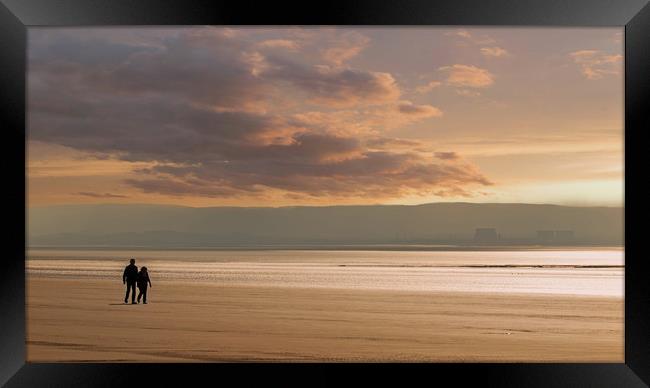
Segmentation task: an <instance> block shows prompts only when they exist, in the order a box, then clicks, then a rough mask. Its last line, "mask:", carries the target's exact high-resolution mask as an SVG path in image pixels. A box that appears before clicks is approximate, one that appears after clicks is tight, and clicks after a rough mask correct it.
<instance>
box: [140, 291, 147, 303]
mask: <svg viewBox="0 0 650 388" xmlns="http://www.w3.org/2000/svg"><path fill="white" fill-rule="evenodd" d="M140 292H142V302H143V303H144V304H147V287H145V288H143V289H142V291H140Z"/></svg>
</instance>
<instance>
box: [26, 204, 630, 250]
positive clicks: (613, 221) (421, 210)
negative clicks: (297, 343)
mask: <svg viewBox="0 0 650 388" xmlns="http://www.w3.org/2000/svg"><path fill="white" fill-rule="evenodd" d="M27 211H28V217H27V222H28V225H27V236H28V245H29V246H31V247H36V246H61V247H62V246H65V247H81V246H98V247H99V246H105V247H150V248H163V247H228V246H240V247H254V246H261V245H288V246H291V245H309V244H312V245H327V246H335V245H363V244H459V245H468V244H469V245H495V244H498V245H524V244H538V243H543V244H551V245H553V244H558V245H563V244H564V245H567V244H568V245H621V244H622V243H623V241H624V237H623V225H624V223H623V208H620V207H571V206H557V205H534V204H496V203H486V204H473V203H431V204H424V205H414V206H407V205H369V206H324V207H313V206H296V207H279V208H270V207H269V208H264V207H254V208H253V207H211V208H191V207H181V206H166V205H61V206H47V207H31V208H29V209H27ZM477 228H484V231H483V232H486V231H487V233H482V234H481V235H480V236H477V233H476V229H477ZM549 231H551V232H550V236H551V237H550V238H549V237H548V236H549ZM552 231H564V232H562V234H561V235H562V236H563V238H562V239H558V240H557V241H555V240H553V238H552V236H553V232H552ZM478 237H480V238H478Z"/></svg>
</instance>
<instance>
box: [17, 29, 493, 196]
mask: <svg viewBox="0 0 650 388" xmlns="http://www.w3.org/2000/svg"><path fill="white" fill-rule="evenodd" d="M118 38H119V39H118ZM255 47H257V46H256V45H255V42H254V41H252V40H251V38H238V37H237V36H236V35H235V36H232V34H229V33H225V32H224V30H221V29H214V28H201V29H188V30H184V31H180V32H179V31H176V32H175V33H174V34H169V35H165V34H162V33H159V32H157V33H151V35H150V36H147V34H146V33H145V34H139V35H138V36H137V39H135V36H134V37H130V36H129V35H128V34H124V33H122V35H117V32H111V31H110V30H106V31H105V33H103V34H101V33H96V34H94V35H90V36H89V37H85V36H83V34H76V35H75V34H64V33H57V32H56V31H54V30H51V29H43V30H35V31H32V32H30V45H29V73H28V80H29V82H28V88H29V89H28V96H29V98H28V103H29V117H28V136H29V139H31V140H37V141H42V142H46V143H54V144H59V145H64V146H68V147H72V148H75V149H78V150H82V151H88V152H91V153H94V154H96V155H98V156H103V157H106V156H110V157H114V158H119V159H121V160H125V161H140V162H155V165H154V166H153V167H151V168H147V169H141V170H139V171H138V174H137V175H136V177H133V178H130V179H128V180H127V181H126V182H127V183H128V184H130V185H132V186H134V187H137V188H139V189H141V190H143V191H145V192H150V193H162V194H168V195H178V196H182V195H199V196H205V197H217V198H218V197H231V196H238V195H251V196H257V195H259V196H261V195H263V193H264V192H265V191H266V190H267V189H268V188H273V189H279V190H282V191H285V192H286V195H288V196H292V198H314V197H316V198H317V197H323V196H331V197H342V198H343V197H369V198H390V197H397V196H400V195H405V194H413V193H419V194H422V193H429V194H434V195H435V194H437V195H442V196H444V195H458V194H462V195H471V191H467V190H468V189H467V187H468V186H472V185H478V186H482V185H489V184H490V183H491V182H490V181H489V180H488V179H487V178H486V177H484V176H483V175H482V174H481V173H480V172H479V171H478V170H477V169H476V168H475V167H473V166H472V165H470V164H469V163H467V162H464V161H463V160H462V159H461V158H459V157H458V156H457V155H456V154H455V153H453V152H445V153H436V154H435V155H434V154H433V152H428V153H426V154H425V153H422V152H416V151H415V150H410V149H408V148H406V147H401V148H395V149H391V148H383V149H377V148H372V144H373V143H374V144H375V145H376V143H377V142H378V140H377V139H374V140H373V138H370V137H368V142H366V139H365V138H364V136H363V135H359V136H356V135H355V136H351V135H342V134H341V133H345V132H344V131H337V129H336V128H326V129H324V128H323V127H322V126H315V125H314V123H306V122H302V121H301V120H299V119H296V118H295V117H296V116H295V115H290V114H280V113H278V112H280V111H281V110H282V106H283V104H284V103H286V98H282V96H283V95H286V94H292V95H294V96H295V100H296V101H298V100H299V101H303V102H304V104H308V105H310V106H312V107H313V109H314V110H322V111H325V112H327V111H330V112H332V111H335V110H336V109H341V108H345V107H357V106H377V105H381V104H393V106H394V104H395V103H397V102H398V98H399V96H400V92H399V88H398V86H397V84H396V81H395V80H394V79H393V77H392V76H391V75H390V74H387V73H382V72H376V71H366V70H361V69H354V68H350V67H347V66H325V65H319V64H317V63H307V62H305V60H303V59H300V56H296V54H295V53H293V52H291V51H287V50H284V51H282V50H278V52H274V53H270V52H268V51H264V52H260V51H256V49H255ZM276 101H277V104H276ZM399 107H400V109H398V110H396V113H395V114H400V111H401V112H402V113H403V114H409V115H414V114H427V112H425V111H423V109H424V108H422V107H417V106H413V105H404V104H403V105H399ZM381 142H382V143H383V144H384V145H386V144H390V143H391V142H394V143H399V142H402V144H404V142H405V141H404V140H399V139H394V140H391V139H390V138H382V140H381Z"/></svg>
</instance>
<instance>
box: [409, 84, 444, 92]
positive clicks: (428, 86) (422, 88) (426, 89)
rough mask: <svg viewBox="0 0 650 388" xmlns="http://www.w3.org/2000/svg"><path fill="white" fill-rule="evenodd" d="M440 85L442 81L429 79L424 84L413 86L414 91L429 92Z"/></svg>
mask: <svg viewBox="0 0 650 388" xmlns="http://www.w3.org/2000/svg"><path fill="white" fill-rule="evenodd" d="M440 85H442V82H440V81H431V82H429V83H427V84H426V85H422V86H418V87H417V88H415V91H416V92H418V93H420V94H424V93H429V92H430V91H432V90H433V89H435V88H437V87H439V86H440Z"/></svg>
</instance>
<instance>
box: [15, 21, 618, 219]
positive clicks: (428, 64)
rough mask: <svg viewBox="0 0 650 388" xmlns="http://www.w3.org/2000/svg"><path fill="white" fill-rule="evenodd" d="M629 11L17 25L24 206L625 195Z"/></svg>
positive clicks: (553, 199)
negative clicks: (22, 35)
mask: <svg viewBox="0 0 650 388" xmlns="http://www.w3.org/2000/svg"><path fill="white" fill-rule="evenodd" d="M622 54H623V29H622V28H548V27H543V28H460V27H448V28H442V27H384V28H369V27H354V28H353V27H336V28H335V27H304V28H299V27H286V28H284V27H283V28H277V27H210V26H206V27H182V28H181V27H173V28H148V27H137V28H126V27H111V28H106V27H101V28H99V27H90V28H61V27H56V28H53V27H47V28H32V27H30V28H29V29H28V74H27V76H28V86H27V87H28V111H27V140H28V141H27V154H28V156H27V178H28V188H27V190H28V198H27V200H28V206H44V205H55V204H77V203H84V204H98V203H148V204H174V205H183V206H196V207H203V206H292V205H338V204H419V203H430V202H514V203H549V204H563V205H578V206H622V205H623V176H624V164H623V136H624V132H623V123H624V121H623V120H624V119H623V106H624V105H623V90H624V85H623V55H622Z"/></svg>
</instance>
